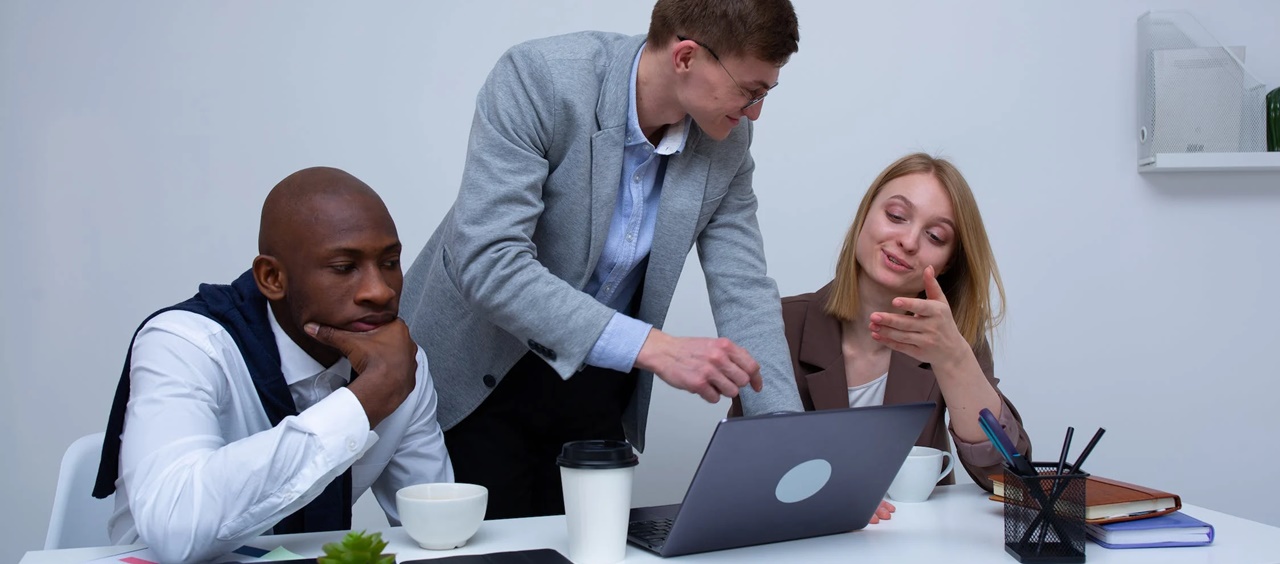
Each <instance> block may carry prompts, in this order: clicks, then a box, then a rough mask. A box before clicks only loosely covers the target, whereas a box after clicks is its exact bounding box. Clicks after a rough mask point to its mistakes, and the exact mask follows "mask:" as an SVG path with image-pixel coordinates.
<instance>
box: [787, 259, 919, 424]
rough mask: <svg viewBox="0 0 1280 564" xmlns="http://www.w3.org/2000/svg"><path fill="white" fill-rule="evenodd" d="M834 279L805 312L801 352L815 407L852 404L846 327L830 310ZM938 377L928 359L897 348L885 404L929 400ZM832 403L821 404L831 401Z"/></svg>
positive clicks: (893, 355)
mask: <svg viewBox="0 0 1280 564" xmlns="http://www.w3.org/2000/svg"><path fill="white" fill-rule="evenodd" d="M831 286H832V284H831V283H828V284H827V285H826V286H823V287H822V289H821V290H818V291H817V292H814V294H813V299H811V300H809V302H808V304H807V306H806V308H805V312H804V316H805V317H804V331H803V335H802V336H801V340H800V350H799V354H798V355H797V356H798V358H799V360H800V363H801V364H805V365H808V366H809V367H810V371H809V373H808V374H806V375H805V376H806V378H808V383H809V395H810V397H811V398H812V400H813V402H814V405H815V407H817V408H818V409H829V408H832V407H840V402H841V401H843V402H844V404H843V407H848V406H849V405H848V390H849V388H848V385H847V384H846V383H845V371H844V353H843V351H842V350H841V345H840V339H841V334H842V332H843V329H842V328H841V325H840V320H838V319H836V318H835V317H832V316H831V315H828V314H827V312H826V309H825V308H826V305H827V300H828V299H829V298H830V296H831ZM937 386H938V384H937V379H936V378H935V377H934V374H933V369H932V368H931V367H930V366H929V364H928V363H922V362H920V361H919V360H917V359H915V358H912V357H911V356H910V355H907V354H903V353H900V352H897V351H893V352H892V353H891V354H890V357H889V380H888V382H887V383H886V386H885V394H884V404H885V405H895V404H901V403H911V402H916V401H926V400H928V399H930V398H931V397H932V396H933V395H934V393H935V392H937V391H938V390H937ZM827 404H830V405H829V407H819V405H827Z"/></svg>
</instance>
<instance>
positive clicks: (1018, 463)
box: [978, 407, 1040, 476]
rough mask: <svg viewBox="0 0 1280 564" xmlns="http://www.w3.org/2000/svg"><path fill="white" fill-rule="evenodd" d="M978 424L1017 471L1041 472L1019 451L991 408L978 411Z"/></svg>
mask: <svg viewBox="0 0 1280 564" xmlns="http://www.w3.org/2000/svg"><path fill="white" fill-rule="evenodd" d="M978 425H979V426H981V427H982V431H983V432H984V433H986V435H987V438H988V439H990V440H991V444H992V445H995V447H996V450H997V451H999V452H1000V456H1003V457H1004V459H1005V461H1006V462H1008V463H1009V466H1010V467H1012V468H1013V470H1014V471H1015V472H1017V473H1018V474H1021V475H1023V476H1039V475H1040V473H1039V472H1037V471H1036V468H1035V467H1034V466H1032V465H1031V463H1030V462H1028V461H1027V459H1026V458H1024V457H1023V456H1022V453H1020V452H1018V448H1017V447H1016V446H1014V444H1013V441H1012V440H1010V439H1009V435H1008V434H1006V433H1005V432H1004V427H1001V426H1000V421H999V420H997V419H996V416H995V415H993V414H992V413H991V410H990V409H987V408H985V407H984V408H982V411H979V412H978Z"/></svg>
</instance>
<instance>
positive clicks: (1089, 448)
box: [1071, 427, 1107, 473]
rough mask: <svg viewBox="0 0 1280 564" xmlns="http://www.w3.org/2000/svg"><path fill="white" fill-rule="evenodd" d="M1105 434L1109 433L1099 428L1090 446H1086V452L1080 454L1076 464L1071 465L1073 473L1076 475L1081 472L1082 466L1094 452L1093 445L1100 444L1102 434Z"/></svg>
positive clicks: (1090, 441)
mask: <svg viewBox="0 0 1280 564" xmlns="http://www.w3.org/2000/svg"><path fill="white" fill-rule="evenodd" d="M1105 432H1107V430H1106V429H1103V428H1102V427H1098V432H1097V433H1094V434H1093V438H1092V439H1089V444H1087V445H1085V446H1084V452H1081V453H1080V458H1077V459H1076V463H1075V464H1072V465H1071V471H1072V472H1075V473H1079V472H1080V465H1081V464H1084V459H1086V458H1089V453H1090V452H1093V445H1096V444H1098V439H1101V438H1102V434H1103V433H1105Z"/></svg>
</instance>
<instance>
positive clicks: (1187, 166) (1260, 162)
mask: <svg viewBox="0 0 1280 564" xmlns="http://www.w3.org/2000/svg"><path fill="white" fill-rule="evenodd" d="M1262 171H1280V153H1275V152H1273V153H1156V154H1155V155H1154V156H1153V157H1151V158H1149V159H1145V160H1142V161H1138V172H1262Z"/></svg>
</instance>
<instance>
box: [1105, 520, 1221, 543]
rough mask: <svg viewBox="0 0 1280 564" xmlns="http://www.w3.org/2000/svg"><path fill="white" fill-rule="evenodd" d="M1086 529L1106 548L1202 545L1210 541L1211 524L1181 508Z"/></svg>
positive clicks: (1211, 539) (1211, 538)
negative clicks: (1159, 514)
mask: <svg viewBox="0 0 1280 564" xmlns="http://www.w3.org/2000/svg"><path fill="white" fill-rule="evenodd" d="M1085 530H1086V531H1087V532H1088V533H1089V538H1090V539H1092V540H1093V542H1096V543H1098V544H1099V545H1102V546H1104V547H1107V548H1159V547H1165V546H1202V545H1206V544H1209V543H1212V542H1213V525H1210V524H1208V523H1205V522H1204V521H1201V520H1199V519H1196V518H1195V517H1192V516H1190V515H1187V514H1185V513H1182V512H1180V511H1175V512H1173V513H1167V514H1165V515H1161V516H1159V517H1151V518H1149V519H1137V520H1134V521H1121V522H1119V523H1109V524H1106V525H1094V524H1091V523H1086V524H1085Z"/></svg>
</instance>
